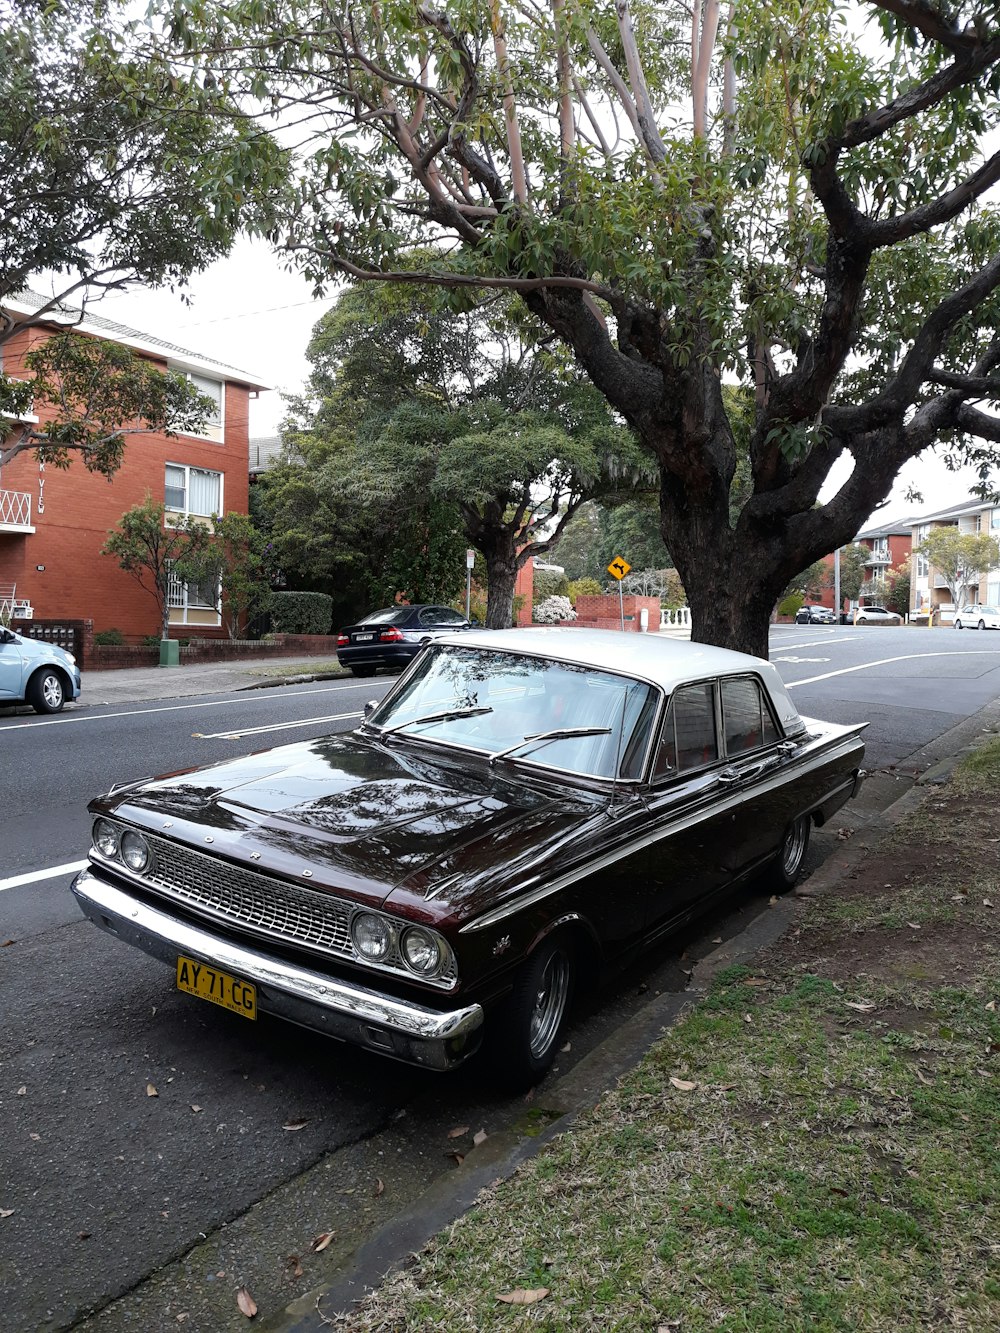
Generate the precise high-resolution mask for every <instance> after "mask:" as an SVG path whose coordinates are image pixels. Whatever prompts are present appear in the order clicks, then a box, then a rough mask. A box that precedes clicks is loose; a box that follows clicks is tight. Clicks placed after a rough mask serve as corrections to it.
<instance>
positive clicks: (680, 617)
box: [660, 606, 691, 629]
mask: <svg viewBox="0 0 1000 1333" xmlns="http://www.w3.org/2000/svg"><path fill="white" fill-rule="evenodd" d="M690 628H691V611H690V609H689V608H688V607H686V606H679V607H678V608H677V610H676V611H664V610H662V609H661V610H660V629H690Z"/></svg>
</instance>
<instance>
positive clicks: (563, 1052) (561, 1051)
mask: <svg viewBox="0 0 1000 1333" xmlns="http://www.w3.org/2000/svg"><path fill="white" fill-rule="evenodd" d="M572 1049H573V1047H572V1045H571V1044H570V1043H569V1042H567V1043H566V1045H565V1046H560V1047H559V1054H560V1055H568V1054H569V1052H570V1051H571V1050H572Z"/></svg>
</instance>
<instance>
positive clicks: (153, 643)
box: [142, 634, 160, 648]
mask: <svg viewBox="0 0 1000 1333" xmlns="http://www.w3.org/2000/svg"><path fill="white" fill-rule="evenodd" d="M142 646H143V647H144V648H159V646H160V636H159V635H158V634H146V635H144V636H143V640H142Z"/></svg>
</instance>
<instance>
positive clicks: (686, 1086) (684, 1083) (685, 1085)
mask: <svg viewBox="0 0 1000 1333" xmlns="http://www.w3.org/2000/svg"><path fill="white" fill-rule="evenodd" d="M670 1082H671V1084H672V1085H673V1086H674V1087H675V1088H677V1090H678V1091H679V1092H693V1091H694V1089H695V1088H696V1087H697V1086H698V1084H697V1083H689V1082H688V1080H687V1079H686V1078H674V1076H673V1074H671V1075H670Z"/></svg>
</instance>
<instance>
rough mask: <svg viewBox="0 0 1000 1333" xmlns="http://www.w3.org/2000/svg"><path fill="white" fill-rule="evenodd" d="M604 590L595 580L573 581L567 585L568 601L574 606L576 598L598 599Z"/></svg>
mask: <svg viewBox="0 0 1000 1333" xmlns="http://www.w3.org/2000/svg"><path fill="white" fill-rule="evenodd" d="M603 592H604V589H603V588H602V587H601V585H600V584H599V583H598V582H597V580H596V579H592V578H582V579H573V580H572V582H571V583H570V585H569V600H570V601H571V602H572V603H573V605H574V606H576V599H577V598H578V597H600V595H601V594H602V593H603Z"/></svg>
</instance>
